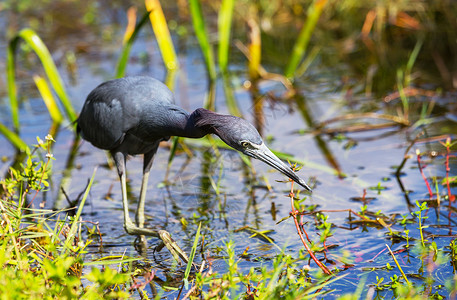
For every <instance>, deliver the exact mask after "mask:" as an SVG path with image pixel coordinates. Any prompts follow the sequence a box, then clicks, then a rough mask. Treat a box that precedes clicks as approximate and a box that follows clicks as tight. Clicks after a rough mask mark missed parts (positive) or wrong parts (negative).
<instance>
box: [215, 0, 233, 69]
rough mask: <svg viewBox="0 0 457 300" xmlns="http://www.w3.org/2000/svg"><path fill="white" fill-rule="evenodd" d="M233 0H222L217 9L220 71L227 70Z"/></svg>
mask: <svg viewBox="0 0 457 300" xmlns="http://www.w3.org/2000/svg"><path fill="white" fill-rule="evenodd" d="M234 3H235V1H234V0H222V4H221V10H220V11H219V17H218V27H219V53H218V55H219V67H220V69H221V71H222V73H224V72H227V67H228V60H229V59H228V58H229V49H230V30H231V28H232V16H233V6H234Z"/></svg>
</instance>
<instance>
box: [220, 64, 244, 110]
mask: <svg viewBox="0 0 457 300" xmlns="http://www.w3.org/2000/svg"><path fill="white" fill-rule="evenodd" d="M222 81H223V84H224V94H225V102H226V103H227V108H228V110H229V112H230V114H231V115H233V116H237V117H241V116H242V113H241V111H240V109H239V107H238V103H237V102H236V99H235V96H234V94H233V87H232V85H231V84H230V77H229V75H228V73H227V72H222Z"/></svg>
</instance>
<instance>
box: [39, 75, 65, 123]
mask: <svg viewBox="0 0 457 300" xmlns="http://www.w3.org/2000/svg"><path fill="white" fill-rule="evenodd" d="M33 80H34V81H35V84H36V86H37V88H38V91H39V92H40V94H41V97H42V98H43V101H44V104H46V107H47V108H48V111H49V115H50V116H51V119H52V121H54V123H57V124H60V123H61V122H62V121H63V116H62V113H61V112H60V109H59V106H58V105H57V103H56V100H55V99H54V96H53V95H52V92H51V89H50V88H49V85H48V83H47V81H46V80H45V79H44V78H43V77H41V76H38V75H35V76H33Z"/></svg>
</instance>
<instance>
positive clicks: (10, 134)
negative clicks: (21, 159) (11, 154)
mask: <svg viewBox="0 0 457 300" xmlns="http://www.w3.org/2000/svg"><path fill="white" fill-rule="evenodd" d="M0 133H1V134H3V136H4V137H5V138H6V139H7V140H8V141H9V142H10V143H11V144H12V145H13V146H14V147H16V148H17V149H19V151H27V150H28V149H29V147H28V146H27V143H26V142H24V141H23V140H22V139H21V138H20V137H19V135H17V133H15V132H14V131H11V130H10V129H8V127H6V126H5V125H3V124H2V123H0Z"/></svg>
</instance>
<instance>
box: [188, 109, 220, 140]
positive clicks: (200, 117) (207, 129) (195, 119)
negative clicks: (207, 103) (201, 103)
mask: <svg viewBox="0 0 457 300" xmlns="http://www.w3.org/2000/svg"><path fill="white" fill-rule="evenodd" d="M218 116H220V115H219V114H217V113H215V112H212V111H210V110H207V109H204V108H198V109H196V110H195V111H194V112H193V113H192V114H190V115H189V117H188V118H187V120H186V124H185V127H184V128H183V132H182V134H181V135H180V136H183V137H188V138H202V137H204V136H205V135H207V134H211V133H214V134H217V132H216V129H215V125H216V123H217V120H218Z"/></svg>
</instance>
